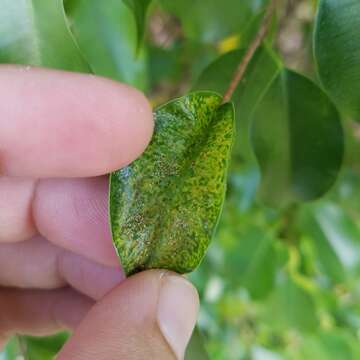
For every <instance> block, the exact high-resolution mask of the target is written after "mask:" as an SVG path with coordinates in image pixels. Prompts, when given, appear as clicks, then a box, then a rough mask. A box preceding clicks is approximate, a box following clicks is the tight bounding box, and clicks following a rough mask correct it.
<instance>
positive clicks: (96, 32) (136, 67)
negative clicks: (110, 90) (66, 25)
mask: <svg viewBox="0 0 360 360" xmlns="http://www.w3.org/2000/svg"><path fill="white" fill-rule="evenodd" d="M66 12H67V15H68V17H69V19H70V24H71V30H72V32H73V33H74V36H75V38H76V40H77V42H78V44H79V46H80V48H81V50H82V52H83V54H84V56H85V58H86V60H87V61H88V62H89V64H90V66H91V69H92V71H93V72H94V73H95V74H97V75H101V76H106V77H109V78H111V79H114V80H118V81H122V82H125V83H127V84H130V85H133V86H135V87H137V88H139V89H141V90H146V89H147V84H148V80H147V61H146V54H145V51H144V50H140V52H139V53H138V54H136V46H137V45H136V26H135V21H134V17H133V15H132V13H131V10H130V9H129V8H128V7H127V6H126V5H125V4H124V3H123V2H122V1H119V0H102V1H97V0H71V2H68V3H67V6H66Z"/></svg>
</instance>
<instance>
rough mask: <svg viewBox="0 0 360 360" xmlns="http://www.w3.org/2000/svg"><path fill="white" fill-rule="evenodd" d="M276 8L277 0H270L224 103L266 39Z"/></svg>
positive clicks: (228, 89)
mask: <svg viewBox="0 0 360 360" xmlns="http://www.w3.org/2000/svg"><path fill="white" fill-rule="evenodd" d="M275 9H276V0H270V1H269V4H268V6H267V8H266V11H265V15H264V18H263V20H262V22H261V25H260V28H259V30H258V32H257V33H256V35H255V37H254V39H253V40H252V42H251V43H250V45H249V47H248V49H247V51H246V53H245V55H244V57H243V59H242V61H241V62H240V64H239V66H238V67H237V69H236V70H235V73H234V77H233V79H232V80H231V82H230V85H229V87H228V88H227V90H226V91H225V94H224V97H223V103H227V102H229V101H230V100H231V98H232V96H233V94H234V92H235V90H236V88H237V86H238V84H239V82H240V81H241V80H242V78H243V76H244V74H245V72H246V69H247V67H248V65H249V63H250V61H251V59H252V58H253V56H254V54H255V52H256V50H257V49H258V48H259V47H260V45H261V43H262V42H263V40H264V39H265V37H266V35H267V33H268V31H269V28H270V24H271V20H272V17H273V14H274V11H275Z"/></svg>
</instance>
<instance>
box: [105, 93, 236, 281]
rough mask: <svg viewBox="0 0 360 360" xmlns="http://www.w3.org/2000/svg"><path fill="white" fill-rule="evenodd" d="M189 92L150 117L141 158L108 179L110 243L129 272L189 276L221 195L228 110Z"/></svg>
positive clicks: (210, 96)
mask: <svg viewBox="0 0 360 360" xmlns="http://www.w3.org/2000/svg"><path fill="white" fill-rule="evenodd" d="M220 104H221V97H220V96H219V95H217V94H215V93H211V92H194V93H191V94H190V95H187V96H184V97H182V98H179V99H176V100H173V101H171V102H169V103H167V104H165V105H164V106H161V107H159V108H158V109H157V110H156V111H155V135H154V137H153V139H152V142H151V144H150V146H149V147H148V148H147V150H146V151H145V153H144V154H143V155H142V156H141V157H140V158H139V159H138V160H136V161H134V162H133V163H132V164H131V165H130V166H128V167H126V168H124V169H121V170H119V171H117V172H115V173H113V174H112V176H111V185H110V218H111V226H112V234H113V241H114V243H115V246H116V248H117V251H118V254H119V256H120V258H121V262H122V266H123V268H124V269H125V272H126V273H127V274H132V273H134V272H137V271H140V270H143V269H147V268H167V269H171V270H175V271H177V272H190V271H192V270H193V269H194V268H195V267H196V266H197V265H198V264H199V262H200V261H201V259H202V258H203V256H204V254H205V251H206V249H207V247H208V245H209V242H210V240H211V238H212V236H213V233H214V230H215V227H216V224H217V222H218V219H219V216H220V212H221V208H222V204H223V201H224V195H225V186H226V172H227V167H228V158H229V154H230V151H231V146H232V142H233V136H234V110H233V106H232V105H231V104H224V105H222V106H220Z"/></svg>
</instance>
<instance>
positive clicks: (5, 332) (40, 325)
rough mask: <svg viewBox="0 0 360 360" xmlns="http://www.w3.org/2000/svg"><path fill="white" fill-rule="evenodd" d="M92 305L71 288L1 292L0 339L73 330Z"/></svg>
mask: <svg viewBox="0 0 360 360" xmlns="http://www.w3.org/2000/svg"><path fill="white" fill-rule="evenodd" d="M92 305H93V302H92V301H91V300H90V299H88V298H86V297H85V296H83V295H80V294H78V293H76V292H75V291H73V290H70V289H60V290H53V291H36V290H31V291H30V290H29V291H20V290H14V289H0V309H1V312H0V320H1V321H0V338H1V339H6V338H9V337H10V336H12V335H14V334H24V335H36V336H45V335H49V334H53V333H55V332H57V331H59V330H74V329H75V327H76V326H77V325H78V323H79V322H80V321H81V320H82V319H83V318H84V316H85V315H86V314H87V313H88V311H89V310H90V308H91V306H92Z"/></svg>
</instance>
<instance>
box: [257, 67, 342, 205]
mask: <svg viewBox="0 0 360 360" xmlns="http://www.w3.org/2000/svg"><path fill="white" fill-rule="evenodd" d="M251 134H252V144H253V147H254V151H255V154H256V157H257V159H258V161H259V165H260V168H261V175H262V181H261V189H260V193H261V197H262V200H263V201H264V202H265V203H267V204H269V205H271V206H275V207H281V206H285V205H288V204H290V203H292V202H302V201H309V200H314V199H316V198H318V197H320V196H322V195H324V194H325V193H326V192H327V191H328V190H329V189H330V187H331V186H332V185H333V184H334V182H335V180H336V179H337V176H338V173H339V170H340V167H341V163H342V159H343V152H344V138H343V130H342V126H341V122H340V117H339V114H338V112H337V110H336V108H335V107H334V105H333V104H332V102H331V101H330V100H329V98H328V97H327V96H326V94H325V93H324V92H323V91H322V90H321V89H320V88H319V87H318V86H316V85H315V84H314V83H313V82H311V81H310V80H309V79H307V78H305V77H304V76H302V75H299V74H297V73H294V72H292V71H289V70H283V71H282V72H281V73H279V75H278V76H277V77H276V79H275V80H274V81H273V83H272V84H271V86H270V88H269V89H268V91H267V92H266V94H265V95H264V97H263V98H262V100H261V101H260V103H259V104H258V106H257V108H256V110H255V112H254V115H253V122H252V130H251Z"/></svg>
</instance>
